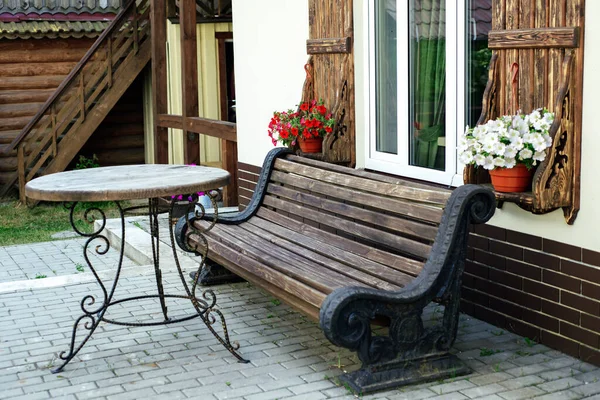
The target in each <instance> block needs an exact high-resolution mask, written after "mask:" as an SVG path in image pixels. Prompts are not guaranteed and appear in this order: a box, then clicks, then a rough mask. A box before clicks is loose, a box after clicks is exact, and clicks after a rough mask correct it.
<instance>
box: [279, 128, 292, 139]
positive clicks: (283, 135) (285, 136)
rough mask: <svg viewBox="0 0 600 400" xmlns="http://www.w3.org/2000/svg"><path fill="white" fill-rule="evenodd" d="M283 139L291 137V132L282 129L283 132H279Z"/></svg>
mask: <svg viewBox="0 0 600 400" xmlns="http://www.w3.org/2000/svg"><path fill="white" fill-rule="evenodd" d="M279 135H280V136H281V137H282V138H283V139H287V138H289V137H290V133H289V132H288V131H286V130H283V131H281V133H280V134H279Z"/></svg>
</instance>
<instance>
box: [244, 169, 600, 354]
mask: <svg viewBox="0 0 600 400" xmlns="http://www.w3.org/2000/svg"><path fill="white" fill-rule="evenodd" d="M238 166H239V167H238V168H239V188H240V189H239V190H240V191H239V199H240V207H241V208H244V207H245V206H247V204H248V202H249V201H250V198H251V197H252V193H253V191H254V188H255V187H256V182H257V181H258V175H259V174H260V167H256V166H253V165H249V164H244V163H238ZM461 306H462V310H463V311H464V312H466V313H468V314H470V315H473V316H474V317H476V318H478V319H481V320H484V321H487V322H490V323H492V324H494V325H496V326H499V327H501V328H504V329H506V330H509V331H512V332H515V333H517V334H519V335H522V336H526V337H528V338H530V339H534V340H536V341H538V342H540V343H543V344H545V345H547V346H549V347H552V348H554V349H557V350H559V351H562V352H565V353H567V354H570V355H573V356H575V357H579V358H581V359H582V360H584V361H587V362H592V363H595V364H600V351H599V349H600V253H597V252H594V251H590V250H587V249H582V248H580V247H575V246H571V245H567V244H564V243H560V242H557V241H553V240H548V239H543V238H541V237H537V236H532V235H528V234H524V233H520V232H516V231H512V230H508V229H502V228H497V227H494V226H491V225H483V226H475V227H474V231H473V232H472V233H471V235H470V239H469V249H468V253H467V262H466V266H465V275H464V278H463V286H462V304H461Z"/></svg>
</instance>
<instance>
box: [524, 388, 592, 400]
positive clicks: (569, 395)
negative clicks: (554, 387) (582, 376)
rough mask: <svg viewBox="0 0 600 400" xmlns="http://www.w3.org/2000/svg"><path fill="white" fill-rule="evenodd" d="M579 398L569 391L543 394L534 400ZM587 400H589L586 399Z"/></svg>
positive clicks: (573, 399) (570, 399)
mask: <svg viewBox="0 0 600 400" xmlns="http://www.w3.org/2000/svg"><path fill="white" fill-rule="evenodd" d="M580 398H581V396H580V395H578V394H577V393H575V392H573V391H571V390H563V391H560V392H554V393H549V394H545V395H543V396H539V397H536V398H535V399H536V400H575V399H580ZM587 399H588V400H589V398H587Z"/></svg>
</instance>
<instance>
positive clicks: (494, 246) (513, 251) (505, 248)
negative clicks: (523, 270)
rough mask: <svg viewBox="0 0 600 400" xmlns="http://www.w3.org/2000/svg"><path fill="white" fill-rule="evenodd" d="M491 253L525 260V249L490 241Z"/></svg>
mask: <svg viewBox="0 0 600 400" xmlns="http://www.w3.org/2000/svg"><path fill="white" fill-rule="evenodd" d="M490 252H491V253H494V254H498V255H501V256H505V257H509V258H513V259H515V260H519V261H522V260H523V248H522V247H520V246H514V245H512V244H509V243H505V242H498V241H495V240H490Z"/></svg>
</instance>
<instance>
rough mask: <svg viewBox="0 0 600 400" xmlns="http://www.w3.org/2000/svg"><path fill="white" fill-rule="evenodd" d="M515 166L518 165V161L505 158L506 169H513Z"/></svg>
mask: <svg viewBox="0 0 600 400" xmlns="http://www.w3.org/2000/svg"><path fill="white" fill-rule="evenodd" d="M515 165H517V160H515V159H514V158H512V157H511V158H508V157H507V158H505V159H504V166H505V167H506V168H513V167H514V166H515Z"/></svg>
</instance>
